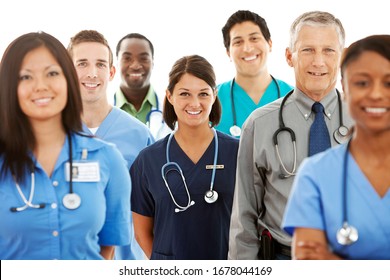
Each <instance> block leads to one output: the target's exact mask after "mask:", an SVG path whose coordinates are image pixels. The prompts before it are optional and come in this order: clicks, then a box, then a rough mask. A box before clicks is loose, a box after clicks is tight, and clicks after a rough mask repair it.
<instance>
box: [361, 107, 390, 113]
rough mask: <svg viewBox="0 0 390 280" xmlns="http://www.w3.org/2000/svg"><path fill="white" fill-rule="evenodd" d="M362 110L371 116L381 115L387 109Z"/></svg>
mask: <svg viewBox="0 0 390 280" xmlns="http://www.w3.org/2000/svg"><path fill="white" fill-rule="evenodd" d="M364 110H365V111H366V112H367V113H372V114H383V113H386V112H387V109H386V108H368V107H366V108H364Z"/></svg>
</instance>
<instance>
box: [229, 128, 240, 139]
mask: <svg viewBox="0 0 390 280" xmlns="http://www.w3.org/2000/svg"><path fill="white" fill-rule="evenodd" d="M229 132H230V134H231V135H232V136H234V137H238V136H241V128H240V127H239V126H237V125H232V126H231V127H230V129H229Z"/></svg>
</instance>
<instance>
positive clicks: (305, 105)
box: [293, 88, 338, 120]
mask: <svg viewBox="0 0 390 280" xmlns="http://www.w3.org/2000/svg"><path fill="white" fill-rule="evenodd" d="M293 98H294V100H295V102H296V104H297V107H298V109H299V111H300V112H301V114H302V116H303V117H304V118H305V120H308V119H309V118H310V115H311V114H312V111H311V107H312V106H313V104H314V102H315V101H314V100H313V99H311V98H310V97H308V96H307V95H306V94H304V93H303V92H302V91H300V90H299V89H298V88H295V89H294V94H293ZM321 104H322V105H323V106H324V109H325V116H326V117H327V118H328V119H332V117H333V115H334V114H335V113H336V112H335V111H336V108H337V104H338V98H337V92H336V89H332V90H331V91H330V92H329V93H328V94H327V95H325V96H324V98H322V100H321Z"/></svg>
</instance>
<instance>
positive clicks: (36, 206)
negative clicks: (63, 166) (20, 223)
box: [10, 133, 74, 212]
mask: <svg viewBox="0 0 390 280" xmlns="http://www.w3.org/2000/svg"><path fill="white" fill-rule="evenodd" d="M67 137H68V142H69V165H70V167H69V171H70V172H69V178H70V179H69V193H68V194H74V193H73V174H72V170H73V169H72V168H73V155H72V139H71V135H70V133H67ZM14 181H15V186H16V189H17V191H18V193H19V195H20V197H21V198H22V200H23V202H24V205H23V206H20V207H11V208H10V211H11V212H21V211H24V210H26V209H27V208H34V209H43V208H45V206H46V205H45V203H40V204H33V203H32V200H33V198H34V193H35V171H34V168H33V171H32V172H31V190H30V195H29V198H28V200H27V199H26V197H25V196H24V194H23V192H22V190H21V188H20V186H19V184H18V183H17V182H16V180H15V179H14Z"/></svg>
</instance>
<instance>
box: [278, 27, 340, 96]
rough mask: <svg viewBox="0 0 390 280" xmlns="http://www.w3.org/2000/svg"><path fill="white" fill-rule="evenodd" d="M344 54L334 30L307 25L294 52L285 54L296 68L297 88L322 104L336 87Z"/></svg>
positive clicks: (288, 51)
mask: <svg viewBox="0 0 390 280" xmlns="http://www.w3.org/2000/svg"><path fill="white" fill-rule="evenodd" d="M341 51H342V48H341V46H340V41H339V37H338V33H337V31H336V28H335V27H333V26H326V27H324V26H310V25H304V26H303V27H302V29H301V30H300V31H299V34H298V37H297V40H296V43H295V47H294V50H291V49H290V48H288V49H287V50H286V60H287V63H288V64H289V65H290V66H291V67H294V72H295V82H296V87H297V88H298V89H300V90H301V91H302V92H303V93H305V94H306V95H308V96H309V97H310V98H312V99H313V100H316V101H320V100H321V99H322V98H323V97H324V96H325V95H326V94H327V93H329V92H330V91H331V90H332V89H334V88H335V86H336V82H337V75H338V68H339V62H340V58H341Z"/></svg>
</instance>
